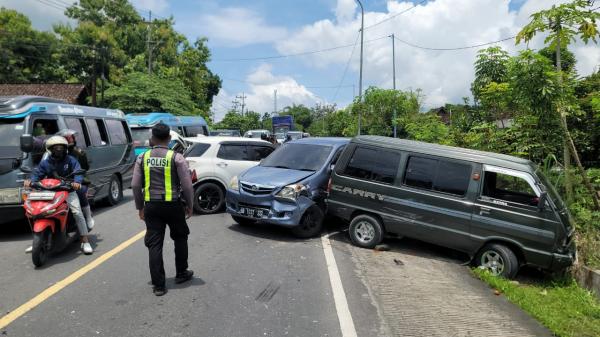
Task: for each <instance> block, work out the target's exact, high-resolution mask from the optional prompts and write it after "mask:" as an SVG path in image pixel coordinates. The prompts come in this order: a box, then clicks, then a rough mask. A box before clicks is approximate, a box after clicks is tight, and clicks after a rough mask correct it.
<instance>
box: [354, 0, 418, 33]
mask: <svg viewBox="0 0 600 337" xmlns="http://www.w3.org/2000/svg"><path fill="white" fill-rule="evenodd" d="M427 1H428V0H422V1H420V2H419V3H416V4H414V5H413V6H412V7H410V8H408V9H405V10H403V11H402V12H400V13H396V14H394V15H392V16H390V17H387V18H385V19H383V20H381V21H379V22H376V23H374V24H372V25H370V26H367V27H365V29H369V28H372V27H375V26H379V25H380V24H382V23H384V22H387V21H390V20H391V19H393V18H395V17H398V16H400V15H402V14H404V13H407V12H409V11H411V10H413V9H415V8H416V7H417V6H419V5H421V4H424V3H426V2H427Z"/></svg>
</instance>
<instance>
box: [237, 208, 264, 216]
mask: <svg viewBox="0 0 600 337" xmlns="http://www.w3.org/2000/svg"><path fill="white" fill-rule="evenodd" d="M265 212H266V211H265V210H263V209H260V208H248V207H240V214H243V215H245V216H249V217H253V218H262V217H263V216H264V215H265Z"/></svg>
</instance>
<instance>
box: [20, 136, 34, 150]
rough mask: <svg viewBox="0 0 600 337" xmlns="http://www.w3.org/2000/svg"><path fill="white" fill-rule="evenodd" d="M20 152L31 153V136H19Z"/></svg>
mask: <svg viewBox="0 0 600 337" xmlns="http://www.w3.org/2000/svg"><path fill="white" fill-rule="evenodd" d="M20 142H21V144H20V145H21V151H23V152H25V153H29V152H31V151H33V136H32V135H30V134H27V133H26V134H23V135H21V139H20Z"/></svg>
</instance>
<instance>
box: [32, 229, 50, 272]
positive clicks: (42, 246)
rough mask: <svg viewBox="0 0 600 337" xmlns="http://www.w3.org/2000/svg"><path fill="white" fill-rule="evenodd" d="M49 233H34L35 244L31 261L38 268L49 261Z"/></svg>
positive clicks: (33, 244)
mask: <svg viewBox="0 0 600 337" xmlns="http://www.w3.org/2000/svg"><path fill="white" fill-rule="evenodd" d="M46 233H47V231H43V232H42V233H33V243H32V245H31V246H32V249H31V260H32V262H33V265H34V266H36V267H41V266H43V265H44V263H46V260H47V259H48V251H47V247H48V242H47V238H48V235H47V234H46Z"/></svg>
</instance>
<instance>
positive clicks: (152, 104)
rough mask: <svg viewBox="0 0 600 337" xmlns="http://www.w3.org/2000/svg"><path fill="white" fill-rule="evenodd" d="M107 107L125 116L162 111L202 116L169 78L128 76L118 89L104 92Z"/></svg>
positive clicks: (176, 82)
mask: <svg viewBox="0 0 600 337" xmlns="http://www.w3.org/2000/svg"><path fill="white" fill-rule="evenodd" d="M106 101H107V104H108V106H109V107H112V108H115V109H121V110H123V111H125V112H126V113H133V112H151V111H164V112H170V113H173V114H175V115H202V117H204V118H208V116H207V114H206V113H205V112H203V111H200V110H199V109H198V108H197V107H196V105H195V104H194V102H193V101H192V98H191V94H190V92H189V90H188V89H187V88H186V87H185V86H184V85H183V84H182V83H181V82H179V81H176V80H174V79H173V78H165V77H161V76H158V75H150V74H147V73H131V74H129V75H127V76H126V78H125V80H124V82H123V84H122V85H121V86H113V87H111V88H109V89H108V90H107V91H106Z"/></svg>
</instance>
